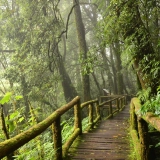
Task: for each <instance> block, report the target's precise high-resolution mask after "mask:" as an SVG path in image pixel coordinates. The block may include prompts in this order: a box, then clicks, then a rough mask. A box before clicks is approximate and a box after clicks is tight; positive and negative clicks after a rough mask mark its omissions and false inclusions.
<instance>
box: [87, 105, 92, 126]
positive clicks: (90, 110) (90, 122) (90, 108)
mask: <svg viewBox="0 0 160 160" xmlns="http://www.w3.org/2000/svg"><path fill="white" fill-rule="evenodd" d="M88 108H89V125H90V128H93V103H91V104H89V106H88Z"/></svg>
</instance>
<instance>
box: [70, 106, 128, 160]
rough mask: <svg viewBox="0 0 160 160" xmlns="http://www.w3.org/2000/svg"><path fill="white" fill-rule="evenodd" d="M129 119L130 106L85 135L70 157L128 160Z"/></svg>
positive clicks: (94, 159) (85, 159)
mask: <svg viewBox="0 0 160 160" xmlns="http://www.w3.org/2000/svg"><path fill="white" fill-rule="evenodd" d="M128 119H129V106H127V107H126V108H125V109H124V110H123V111H121V112H120V113H118V114H117V115H115V116H113V118H111V119H108V120H105V121H102V122H101V123H100V124H99V125H98V126H97V128H96V129H94V130H92V131H91V132H89V133H85V134H83V135H82V136H81V138H82V143H80V144H79V146H78V147H77V149H76V152H75V153H71V152H69V153H68V155H69V156H70V157H71V159H73V160H76V159H79V160H91V159H92V160H124V159H125V160H127V159H128V155H129V142H128V141H127V131H126V129H127V128H128V125H129V124H128ZM71 148H72V147H71Z"/></svg>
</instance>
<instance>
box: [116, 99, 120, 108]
mask: <svg viewBox="0 0 160 160" xmlns="http://www.w3.org/2000/svg"><path fill="white" fill-rule="evenodd" d="M116 103H117V109H118V111H119V110H120V108H119V99H118V98H117V100H116Z"/></svg>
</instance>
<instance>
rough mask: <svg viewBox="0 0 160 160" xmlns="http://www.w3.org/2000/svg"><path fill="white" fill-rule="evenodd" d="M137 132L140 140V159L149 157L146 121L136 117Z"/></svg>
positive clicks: (145, 159) (146, 159) (144, 159)
mask: <svg viewBox="0 0 160 160" xmlns="http://www.w3.org/2000/svg"><path fill="white" fill-rule="evenodd" d="M138 134H139V140H140V148H141V152H140V154H141V155H140V156H141V159H142V160H148V159H149V142H148V125H147V123H146V122H145V121H144V120H143V119H142V118H141V117H138Z"/></svg>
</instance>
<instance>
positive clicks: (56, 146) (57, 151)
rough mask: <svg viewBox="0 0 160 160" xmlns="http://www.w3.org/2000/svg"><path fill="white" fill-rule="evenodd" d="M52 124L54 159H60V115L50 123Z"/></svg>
mask: <svg viewBox="0 0 160 160" xmlns="http://www.w3.org/2000/svg"><path fill="white" fill-rule="evenodd" d="M52 126H53V140H54V151H55V158H54V159H55V160H62V136H61V126H60V117H58V118H57V119H56V120H55V121H54V122H53V124H52Z"/></svg>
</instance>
